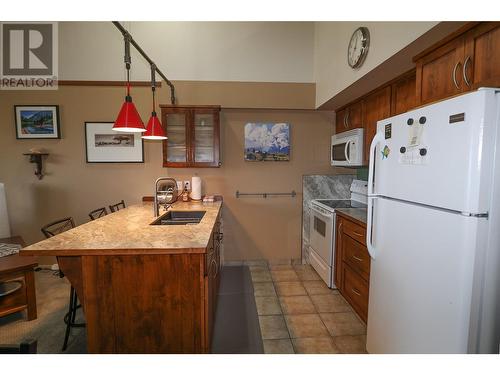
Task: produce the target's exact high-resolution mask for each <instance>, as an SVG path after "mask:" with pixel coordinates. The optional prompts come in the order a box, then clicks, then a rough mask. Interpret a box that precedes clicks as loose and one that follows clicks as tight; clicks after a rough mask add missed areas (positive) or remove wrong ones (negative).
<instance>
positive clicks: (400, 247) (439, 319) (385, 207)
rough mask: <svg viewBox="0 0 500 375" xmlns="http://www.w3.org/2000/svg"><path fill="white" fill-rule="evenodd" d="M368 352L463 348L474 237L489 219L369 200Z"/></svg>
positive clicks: (462, 350)
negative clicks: (371, 254)
mask: <svg viewBox="0 0 500 375" xmlns="http://www.w3.org/2000/svg"><path fill="white" fill-rule="evenodd" d="M373 204H374V207H373V236H372V242H373V247H374V248H375V250H376V254H377V256H376V257H375V259H372V263H371V270H370V294H369V308H368V330H367V335H368V336H367V350H368V352H369V353H467V351H468V341H469V324H470V310H471V295H472V289H473V269H474V261H475V247H476V236H477V231H478V230H479V229H478V228H479V227H480V225H481V223H484V222H486V221H487V220H486V219H479V218H472V217H466V216H463V215H460V214H454V213H449V212H446V211H443V210H435V209H430V208H425V207H422V206H418V205H414V204H407V203H401V202H397V201H394V200H388V199H384V198H376V199H374V200H373Z"/></svg>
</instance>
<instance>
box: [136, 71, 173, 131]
mask: <svg viewBox="0 0 500 375" xmlns="http://www.w3.org/2000/svg"><path fill="white" fill-rule="evenodd" d="M155 74H156V65H155V64H151V91H152V93H153V110H152V112H151V117H150V118H149V121H148V125H147V127H146V133H144V134H143V135H142V138H144V139H151V140H163V139H167V136H166V135H165V131H164V130H163V127H162V126H161V122H160V120H159V119H158V116H157V115H156V111H155V109H156V107H155V104H156V103H155V91H156V78H155Z"/></svg>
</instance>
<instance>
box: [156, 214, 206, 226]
mask: <svg viewBox="0 0 500 375" xmlns="http://www.w3.org/2000/svg"><path fill="white" fill-rule="evenodd" d="M205 212H206V211H168V212H167V213H166V214H164V215H162V216H160V217H159V218H158V219H156V220H155V221H153V222H152V223H151V224H150V225H188V224H191V225H192V224H198V223H199V222H200V221H201V219H203V216H205Z"/></svg>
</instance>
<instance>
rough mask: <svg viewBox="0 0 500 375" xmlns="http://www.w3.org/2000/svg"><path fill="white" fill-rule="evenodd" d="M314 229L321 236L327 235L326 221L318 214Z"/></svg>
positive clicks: (315, 218)
mask: <svg viewBox="0 0 500 375" xmlns="http://www.w3.org/2000/svg"><path fill="white" fill-rule="evenodd" d="M314 230H315V231H316V232H317V233H319V234H320V235H321V236H323V237H326V223H325V222H324V221H323V220H321V219H320V218H319V217H317V216H314Z"/></svg>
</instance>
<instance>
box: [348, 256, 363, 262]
mask: <svg viewBox="0 0 500 375" xmlns="http://www.w3.org/2000/svg"><path fill="white" fill-rule="evenodd" d="M351 256H352V257H353V258H354V259H356V260H357V261H358V262H362V261H363V259H362V258H359V257H357V256H356V255H351Z"/></svg>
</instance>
